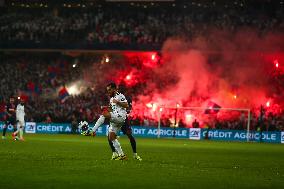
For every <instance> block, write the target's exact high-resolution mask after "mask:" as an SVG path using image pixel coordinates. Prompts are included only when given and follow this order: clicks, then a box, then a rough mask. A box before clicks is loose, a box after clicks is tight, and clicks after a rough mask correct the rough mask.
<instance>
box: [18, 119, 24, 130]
mask: <svg viewBox="0 0 284 189" xmlns="http://www.w3.org/2000/svg"><path fill="white" fill-rule="evenodd" d="M24 126H25V121H24V120H19V121H18V123H17V128H18V129H20V127H22V128H23V127H24Z"/></svg>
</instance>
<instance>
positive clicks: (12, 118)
mask: <svg viewBox="0 0 284 189" xmlns="http://www.w3.org/2000/svg"><path fill="white" fill-rule="evenodd" d="M8 125H13V128H14V132H15V131H17V126H16V105H15V98H14V97H10V101H9V103H8V104H7V106H6V121H5V124H4V126H3V135H2V139H6V131H7V128H8Z"/></svg>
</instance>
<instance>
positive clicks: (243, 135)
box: [0, 122, 284, 143]
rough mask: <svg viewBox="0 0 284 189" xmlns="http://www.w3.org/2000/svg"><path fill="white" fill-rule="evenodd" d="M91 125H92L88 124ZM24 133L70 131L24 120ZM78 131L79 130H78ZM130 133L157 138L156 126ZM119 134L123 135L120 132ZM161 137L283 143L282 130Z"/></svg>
mask: <svg viewBox="0 0 284 189" xmlns="http://www.w3.org/2000/svg"><path fill="white" fill-rule="evenodd" d="M90 127H93V125H90ZM2 130H3V122H0V131H2ZM8 131H13V126H11V125H9V126H8ZM25 131H26V133H45V134H59V133H72V127H71V124H66V123H34V122H26V128H25ZM78 132H79V131H78ZM132 133H133V135H134V136H138V137H148V138H157V137H158V128H157V127H143V126H132ZM97 135H98V136H101V135H107V126H106V125H103V126H102V127H100V128H99V129H98V130H97ZM120 135H123V133H122V132H120ZM160 137H161V138H184V139H193V140H220V141H247V137H249V141H255V142H269V143H284V132H280V131H275V132H270V131H268V132H259V131H251V132H250V133H249V135H248V136H247V132H246V131H244V130H243V131H241V130H217V129H200V128H190V129H189V128H169V127H161V128H160Z"/></svg>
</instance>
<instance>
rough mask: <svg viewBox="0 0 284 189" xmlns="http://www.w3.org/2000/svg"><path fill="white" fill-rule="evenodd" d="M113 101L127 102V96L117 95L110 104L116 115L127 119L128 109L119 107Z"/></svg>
mask: <svg viewBox="0 0 284 189" xmlns="http://www.w3.org/2000/svg"><path fill="white" fill-rule="evenodd" d="M113 99H116V100H117V101H119V102H127V100H126V98H125V96H124V95H123V94H121V93H116V94H115V95H114V97H111V99H110V101H109V103H110V106H111V109H112V112H113V113H115V114H119V115H120V116H122V117H125V118H126V115H127V111H126V108H123V107H121V106H119V105H118V104H116V103H113V102H112V101H113Z"/></svg>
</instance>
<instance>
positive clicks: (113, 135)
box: [108, 122, 126, 160]
mask: <svg viewBox="0 0 284 189" xmlns="http://www.w3.org/2000/svg"><path fill="white" fill-rule="evenodd" d="M119 130H120V127H119V126H118V125H117V124H115V123H112V122H110V125H109V134H108V137H109V140H110V141H112V144H113V146H114V148H115V151H116V152H117V153H118V155H119V158H118V159H120V160H123V159H126V156H125V155H124V153H123V150H122V148H121V145H120V143H119V141H118V139H117V135H116V133H117V132H118V131H119Z"/></svg>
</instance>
